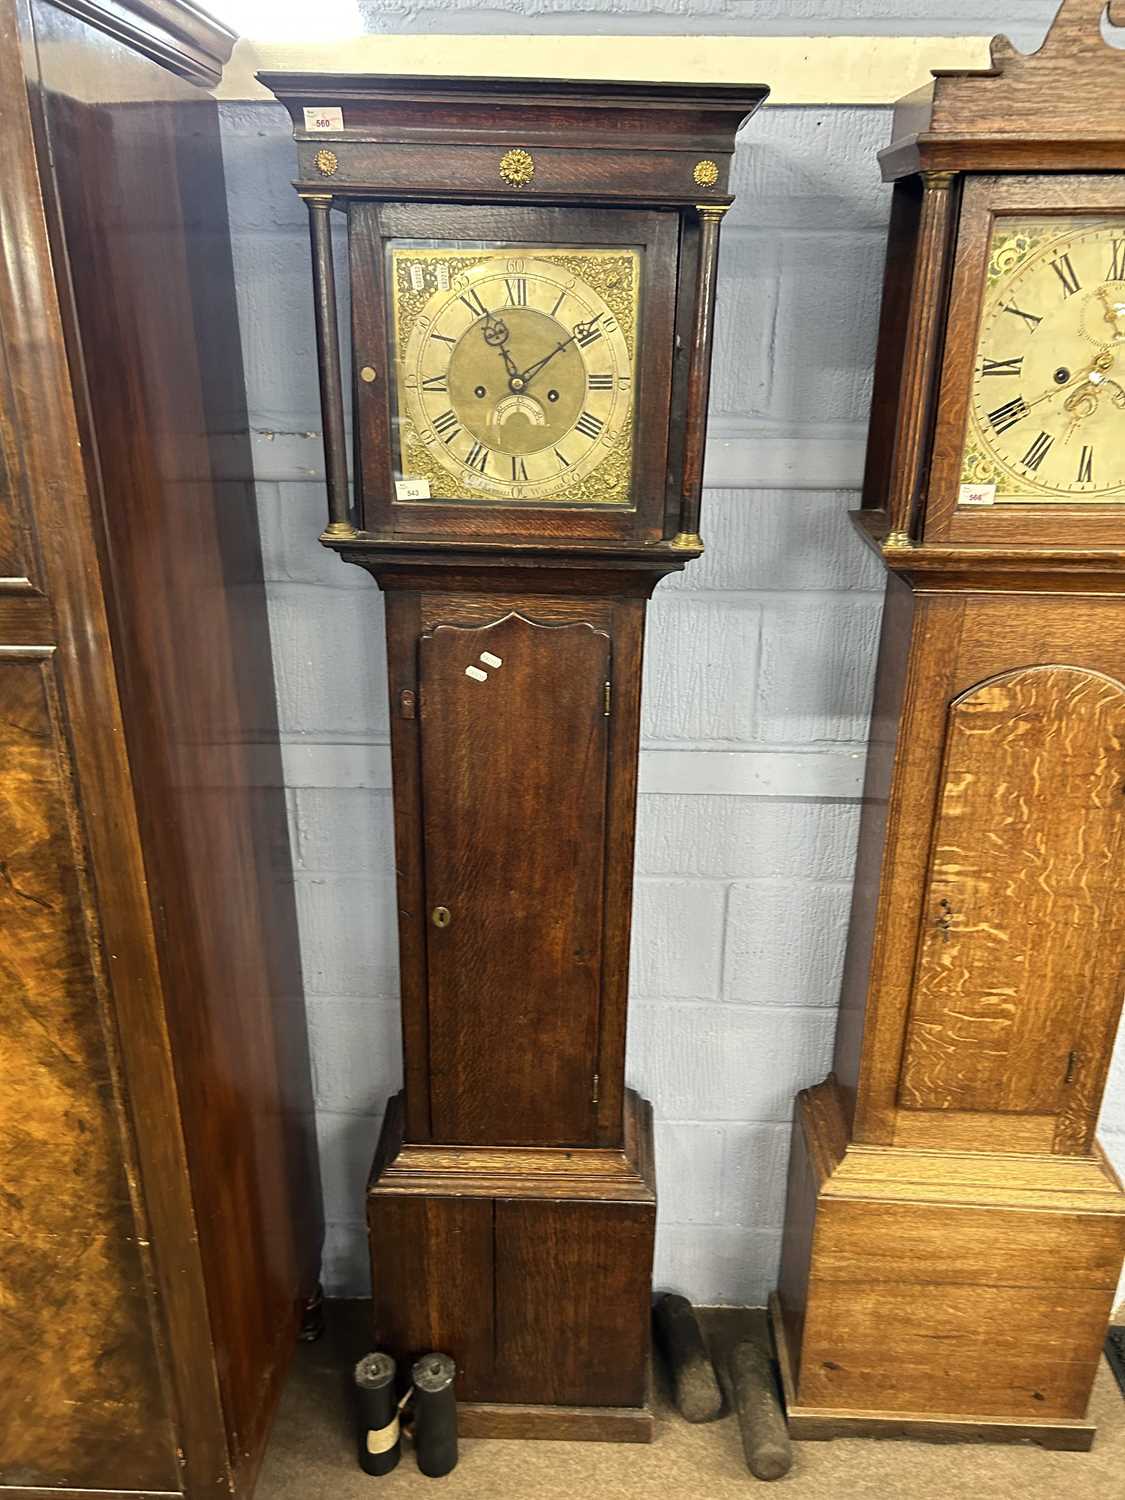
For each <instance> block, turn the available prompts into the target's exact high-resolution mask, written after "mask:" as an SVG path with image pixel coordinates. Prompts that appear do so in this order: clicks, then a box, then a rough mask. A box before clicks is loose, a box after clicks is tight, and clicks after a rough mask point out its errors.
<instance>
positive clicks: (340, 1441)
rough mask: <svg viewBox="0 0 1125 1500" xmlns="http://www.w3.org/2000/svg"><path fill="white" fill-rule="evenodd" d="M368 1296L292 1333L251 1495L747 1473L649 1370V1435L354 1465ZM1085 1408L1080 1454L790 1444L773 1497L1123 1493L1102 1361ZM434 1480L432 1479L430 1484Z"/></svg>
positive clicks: (351, 1495) (712, 1492) (643, 1484)
mask: <svg viewBox="0 0 1125 1500" xmlns="http://www.w3.org/2000/svg"><path fill="white" fill-rule="evenodd" d="M708 1317H709V1319H710V1332H711V1338H712V1343H713V1347H714V1349H715V1352H716V1354H718V1355H721V1349H722V1347H723V1346H725V1345H726V1344H728V1343H729V1342H730V1341H731V1340H733V1339H734V1338H737V1337H745V1336H752V1335H756V1334H759V1333H761V1332H762V1330H763V1329H764V1322H763V1317H764V1315H763V1314H761V1313H757V1312H753V1311H749V1312H747V1311H742V1310H725V1309H724V1310H721V1311H718V1312H714V1313H711V1314H709V1315H708ZM365 1329H366V1307H365V1305H364V1304H362V1303H336V1304H329V1326H328V1330H327V1332H326V1334H325V1337H324V1338H323V1339H322V1340H321V1341H320V1342H319V1343H316V1344H307V1345H303V1346H302V1347H301V1348H300V1350H299V1352H298V1356H297V1361H296V1365H295V1368H294V1371H293V1375H292V1377H291V1379H290V1381H289V1385H288V1387H287V1389H286V1392H285V1396H284V1398H283V1400H282V1404H281V1409H280V1412H279V1414H278V1418H277V1422H276V1425H275V1428H274V1433H273V1437H272V1440H271V1443H270V1447H269V1450H268V1452H267V1455H266V1461H265V1464H264V1466H263V1469H262V1474H261V1479H260V1482H259V1486H258V1490H257V1497H258V1500H320V1497H324V1500H360V1497H364V1500H375V1497H376V1496H379V1497H386V1500H398V1497H405V1496H409V1495H413V1496H417V1497H419V1500H423V1497H425V1496H427V1495H430V1494H435V1495H438V1496H442V1497H448V1500H577V1497H583V1500H584V1497H587V1496H589V1497H597V1500H664V1497H668V1500H735V1497H743V1496H746V1495H748V1494H749V1493H751V1492H752V1491H753V1490H754V1489H755V1488H757V1486H758V1481H757V1480H755V1479H753V1478H752V1477H751V1476H750V1475H749V1473H748V1472H747V1470H746V1467H745V1464H744V1462H743V1456H742V1446H741V1441H740V1437H739V1432H738V1426H737V1424H736V1422H735V1421H734V1419H733V1417H731V1416H729V1415H728V1416H724V1417H723V1418H722V1419H721V1420H719V1421H718V1422H714V1423H711V1424H709V1425H707V1426H700V1427H692V1426H689V1425H688V1423H686V1422H684V1421H683V1420H682V1419H681V1418H680V1417H678V1416H677V1414H676V1413H675V1411H674V1410H673V1409H672V1408H671V1406H670V1404H669V1401H668V1393H667V1390H666V1389H664V1388H663V1386H662V1381H661V1378H660V1376H659V1373H658V1376H657V1391H656V1404H657V1412H656V1414H657V1424H656V1440H655V1442H653V1443H652V1445H651V1446H633V1445H623V1444H609V1443H520V1442H494V1441H488V1442H486V1441H481V1440H477V1441H465V1442H463V1443H462V1445H461V1459H460V1463H459V1464H458V1467H457V1468H456V1470H455V1471H454V1472H453V1473H452V1474H450V1475H448V1476H446V1478H444V1479H440V1480H430V1479H427V1478H425V1477H424V1476H423V1475H422V1474H420V1473H419V1472H418V1469H417V1467H416V1465H415V1462H414V1457H413V1454H412V1452H411V1451H410V1449H409V1447H408V1446H406V1445H404V1452H403V1457H402V1462H401V1463H400V1464H399V1467H398V1468H397V1469H396V1470H395V1471H394V1472H393V1473H392V1474H390V1475H388V1476H386V1477H385V1478H382V1479H375V1478H371V1477H369V1476H368V1475H366V1474H364V1473H363V1472H362V1471H361V1470H360V1469H359V1467H358V1466H357V1464H356V1461H355V1453H354V1444H355V1437H354V1433H353V1429H352V1425H351V1413H350V1407H349V1395H350V1377H351V1369H352V1366H353V1364H354V1362H355V1359H356V1358H358V1356H359V1355H360V1354H362V1353H365V1352H367V1342H366V1333H365ZM1090 1415H1091V1417H1092V1418H1093V1420H1094V1421H1095V1422H1096V1423H1097V1424H1098V1428H1099V1432H1098V1438H1097V1441H1096V1443H1095V1446H1094V1449H1093V1451H1092V1452H1091V1453H1085V1454H1079V1453H1050V1452H1047V1451H1045V1450H1043V1449H1041V1448H1037V1447H1034V1446H1031V1445H1018V1446H1007V1445H1003V1444H930V1443H912V1442H898V1441H893V1442H885V1441H884V1442H876V1441H871V1440H861V1439H847V1440H837V1441H835V1442H831V1443H801V1444H798V1445H796V1448H795V1455H796V1457H795V1462H794V1465H793V1470H792V1472H791V1473H790V1474H789V1476H788V1477H787V1478H785V1479H783V1480H779V1481H777V1482H776V1484H775V1486H774V1488H775V1490H776V1492H777V1493H778V1495H779V1496H785V1497H792V1500H802V1497H809V1500H811V1497H813V1496H816V1497H818V1500H824V1497H831V1500H860V1497H877V1500H951V1497H957V1500H959V1497H962V1496H964V1497H971V1500H1017V1497H1018V1500H1125V1401H1123V1400H1122V1397H1121V1393H1120V1392H1119V1390H1118V1388H1117V1385H1116V1383H1115V1381H1114V1379H1113V1376H1112V1374H1111V1373H1110V1370H1109V1367H1108V1366H1107V1365H1106V1364H1105V1362H1104V1361H1103V1363H1102V1367H1101V1369H1100V1371H1099V1373H1098V1380H1097V1385H1096V1387H1095V1390H1094V1397H1093V1402H1092V1405H1091V1409H1090ZM432 1486H436V1489H433V1488H431V1487H432Z"/></svg>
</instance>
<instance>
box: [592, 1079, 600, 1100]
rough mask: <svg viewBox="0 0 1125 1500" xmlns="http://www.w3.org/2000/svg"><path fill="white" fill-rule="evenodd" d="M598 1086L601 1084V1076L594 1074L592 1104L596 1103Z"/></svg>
mask: <svg viewBox="0 0 1125 1500" xmlns="http://www.w3.org/2000/svg"><path fill="white" fill-rule="evenodd" d="M600 1084H601V1075H600V1074H599V1073H595V1074H594V1097H593V1102H594V1103H595V1104H596V1103H597V1102H598V1088H599V1086H600Z"/></svg>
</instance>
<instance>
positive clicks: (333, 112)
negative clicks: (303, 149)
mask: <svg viewBox="0 0 1125 1500" xmlns="http://www.w3.org/2000/svg"><path fill="white" fill-rule="evenodd" d="M343 128H344V111H343V110H342V109H341V108H340V107H339V106H338V105H327V104H325V105H323V106H322V107H321V108H320V109H309V108H308V107H307V106H306V108H305V129H306V130H343Z"/></svg>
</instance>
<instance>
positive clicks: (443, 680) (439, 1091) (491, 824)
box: [419, 614, 610, 1145]
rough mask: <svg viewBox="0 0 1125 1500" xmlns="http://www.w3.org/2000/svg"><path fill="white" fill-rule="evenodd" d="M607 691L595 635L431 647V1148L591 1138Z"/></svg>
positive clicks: (552, 630)
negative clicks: (433, 1145) (435, 1144)
mask: <svg viewBox="0 0 1125 1500" xmlns="http://www.w3.org/2000/svg"><path fill="white" fill-rule="evenodd" d="M609 678H610V642H609V637H608V636H607V635H605V634H604V633H602V632H600V631H597V630H595V629H594V628H593V627H592V626H590V625H588V624H573V625H555V626H541V625H535V624H532V623H531V622H529V621H528V620H525V619H524V618H523V617H522V616H520V615H517V614H511V615H508V616H507V617H506V618H505V619H502V620H500V621H497V622H496V623H494V624H492V625H488V626H485V627H482V628H479V629H471V628H463V627H460V626H449V625H442V626H438V628H437V629H436V630H434V631H433V633H432V634H430V635H426V636H423V637H422V640H421V642H420V646H419V685H420V689H421V695H420V696H421V720H422V734H421V743H422V771H423V785H424V788H425V790H424V801H423V824H424V827H423V836H424V843H425V869H426V877H425V878H426V897H427V918H428V920H427V927H426V931H427V934H428V939H427V970H428V1010H429V1060H430V1109H431V1124H432V1129H433V1134H434V1138H435V1139H437V1140H441V1141H447V1142H450V1143H451V1144H455V1143H458V1142H472V1143H474V1144H478V1145H487V1144H506V1145H521V1144H522V1145H548V1144H572V1145H581V1144H584V1143H589V1142H591V1141H592V1140H593V1139H594V1125H595V1092H596V1089H595V1085H594V1068H595V1066H596V1064H595V1058H596V1055H597V1043H598V1023H599V1009H600V990H601V958H602V927H603V919H604V886H605V882H604V851H605V818H606V790H607V758H608V725H609V720H608V717H607V712H606V710H607V706H608V688H607V684H608V682H609Z"/></svg>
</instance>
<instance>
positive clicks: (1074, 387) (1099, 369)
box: [1027, 352, 1113, 411]
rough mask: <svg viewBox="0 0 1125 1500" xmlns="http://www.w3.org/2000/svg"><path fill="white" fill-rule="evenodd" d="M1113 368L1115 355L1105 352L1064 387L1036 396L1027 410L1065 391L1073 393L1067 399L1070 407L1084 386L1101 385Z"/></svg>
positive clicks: (1057, 387) (1029, 403) (1028, 404)
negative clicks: (1108, 371)
mask: <svg viewBox="0 0 1125 1500" xmlns="http://www.w3.org/2000/svg"><path fill="white" fill-rule="evenodd" d="M1112 368H1113V355H1112V354H1109V353H1108V352H1103V353H1102V354H1099V355H1098V357H1097V359H1095V360H1094V362H1093V363H1092V364H1090V365H1087V366H1086V368H1085V369H1084V370H1079V372H1078V374H1077V375H1075V376H1074V378H1073V379H1072V380H1068V381H1067V382H1066V383H1065V384H1064V385H1059V386H1055V388H1054V389H1053V390H1050V391H1044V392H1043V394H1042V395H1041V396H1036V398H1035V400H1034V401H1029V402H1028V403H1027V409H1028V411H1030V410H1031V409H1032V407H1033V406H1041V405H1042V404H1043V402H1044V401H1050V400H1051V399H1052V398H1053V397H1054V396H1061V395H1062V393H1063V392H1064V391H1070V392H1071V395H1070V396H1069V397H1068V398H1067V406H1068V407H1069V405H1070V402H1071V401H1072V400H1073V399H1074V397H1075V396H1076V395H1078V394H1079V390H1080V388H1081V387H1082V386H1084V385H1092V386H1095V387H1097V386H1099V385H1101V383H1102V382H1103V381H1104V380H1105V378H1106V371H1107V370H1110V369H1112Z"/></svg>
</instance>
